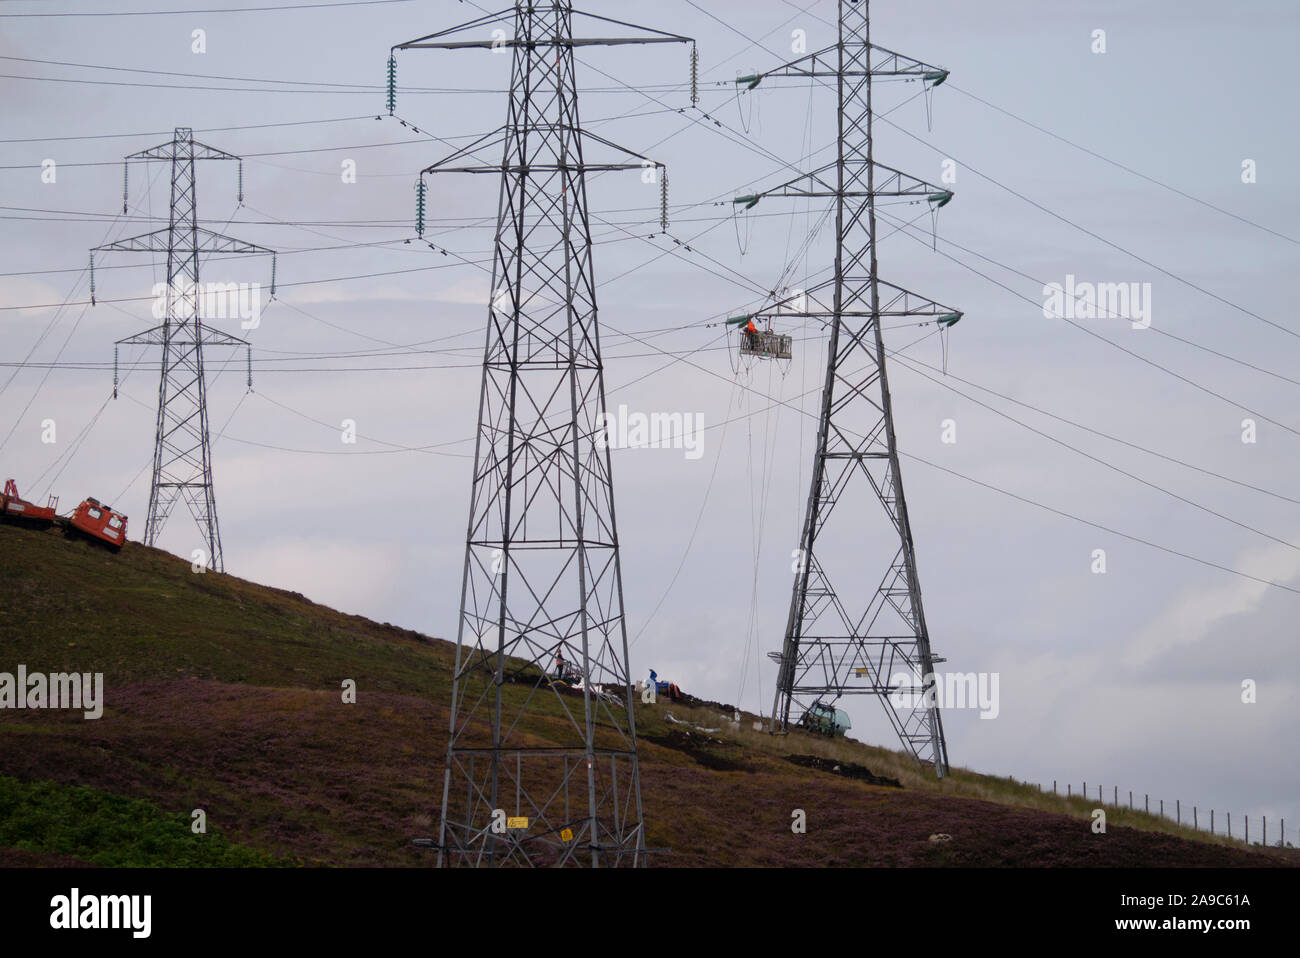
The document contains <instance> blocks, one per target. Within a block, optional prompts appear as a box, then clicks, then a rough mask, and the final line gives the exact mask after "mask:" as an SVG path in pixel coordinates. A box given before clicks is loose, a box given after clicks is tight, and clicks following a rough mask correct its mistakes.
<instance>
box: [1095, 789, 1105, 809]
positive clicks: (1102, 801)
mask: <svg viewBox="0 0 1300 958" xmlns="http://www.w3.org/2000/svg"><path fill="white" fill-rule="evenodd" d="M1097 801H1099V802H1101V804H1103V805H1105V804H1106V799H1104V798H1102V796H1101V786H1100V785H1098V786H1097Z"/></svg>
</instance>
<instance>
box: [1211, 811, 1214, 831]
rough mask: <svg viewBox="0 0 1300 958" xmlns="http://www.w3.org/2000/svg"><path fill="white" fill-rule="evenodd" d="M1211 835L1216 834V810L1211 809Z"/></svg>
mask: <svg viewBox="0 0 1300 958" xmlns="http://www.w3.org/2000/svg"><path fill="white" fill-rule="evenodd" d="M1210 834H1211V835H1213V834H1214V809H1210Z"/></svg>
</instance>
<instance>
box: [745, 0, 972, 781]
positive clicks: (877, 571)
mask: <svg viewBox="0 0 1300 958" xmlns="http://www.w3.org/2000/svg"><path fill="white" fill-rule="evenodd" d="M867 7H868V4H867V3H866V2H865V0H863V2H854V0H840V4H839V40H838V42H837V43H836V44H835V45H834V46H831V47H827V48H826V49H824V50H820V51H818V52H816V53H812V54H809V55H808V56H805V57H802V58H800V59H798V60H795V61H792V62H790V63H786V64H783V65H782V66H779V67H777V68H775V69H773V70H768V71H766V72H764V73H761V74H757V75H755V76H750V77H744V78H741V80H740V81H738V82H741V83H745V84H747V85H748V86H749V88H750V89H752V88H753V87H755V86H757V85H758V84H759V83H760V82H761V81H762V80H763V79H764V78H766V77H808V78H818V79H822V80H828V81H833V82H834V84H835V89H836V92H837V100H838V104H837V105H838V111H837V117H838V133H837V139H838V147H837V155H836V158H835V161H834V162H833V163H830V164H827V165H826V166H824V167H821V168H819V169H816V170H813V171H811V172H809V173H807V174H804V175H802V176H800V177H797V178H796V179H794V180H791V181H789V182H787V183H783V184H781V185H779V186H776V187H774V188H772V189H770V190H767V191H764V192H762V193H759V194H757V197H763V196H787V197H827V198H830V199H831V200H833V202H834V209H835V265H834V276H833V278H832V279H830V280H828V281H827V282H825V283H822V284H820V285H819V286H817V287H815V288H813V289H812V290H809V291H808V293H807V294H806V295H807V307H806V308H804V307H803V306H802V305H801V304H797V301H795V300H793V299H792V298H787V299H786V300H782V301H780V302H777V303H775V304H774V306H773V310H774V311H776V314H777V315H785V316H788V315H791V313H794V314H796V315H803V316H812V317H819V318H822V319H824V320H825V321H826V322H827V323H828V325H829V330H830V341H829V347H828V356H827V364H826V381H825V385H824V386H823V389H822V401H821V416H820V422H819V426H818V430H817V446H816V452H815V454H814V458H813V468H812V484H811V488H810V490H809V494H808V506H807V512H806V514H805V519H804V526H803V533H802V535H801V537H800V543H799V551H798V553H796V558H797V566H796V568H797V571H796V576H795V582H794V590H793V595H792V597H791V600H790V614H789V619H788V621H787V624H786V632H785V642H784V646H783V648H782V650H781V652H780V653H779V654H777V653H773V656H772V657H773V658H774V659H776V661H777V662H778V664H779V667H780V670H779V673H778V678H777V688H776V700H775V703H774V704H773V716H772V720H773V725H774V726H775V727H787V726H788V725H789V724H790V719H791V711H792V710H795V711H796V712H797V716H796V721H801V720H803V718H804V717H805V715H806V714H807V711H808V709H809V708H810V707H812V706H814V705H818V704H820V705H822V706H830V705H832V704H833V703H834V702H836V701H837V700H839V699H840V698H841V697H842V696H846V695H875V696H878V697H880V699H881V701H882V703H883V704H884V706H885V712H886V713H887V715H888V717H889V720H890V722H891V724H892V725H893V727H894V729H895V731H896V732H897V733H898V736H899V738H900V739H901V741H902V743H903V745H904V747H905V748H906V749H907V751H908V752H909V753H911V754H912V755H913V756H914V757H915V758H916V759H917V760H918V761H919V762H921V763H923V764H927V765H932V766H933V767H934V768H935V770H936V772H937V773H938V774H939V775H940V776H942V775H944V774H945V773H946V772H947V768H948V754H947V747H946V745H945V743H944V737H943V723H942V721H941V719H940V716H939V709H938V707H937V703H936V702H935V700H934V698H933V691H932V688H933V684H934V663H935V662H936V661H942V660H937V659H935V658H934V657H933V656H932V654H931V652H930V636H929V633H928V631H927V630H926V625H925V614H924V611H923V610H922V606H921V585H920V581H919V579H918V578H917V571H916V553H915V549H914V548H913V544H912V529H911V524H910V522H909V520H908V515H907V502H906V500H905V499H904V497H903V479H902V474H901V472H900V471H899V464H898V445H897V442H896V441H895V436H894V417H893V410H892V407H891V401H890V396H889V379H888V375H887V371H886V368H885V346H884V340H883V336H882V331H881V320H882V319H885V318H889V317H912V318H914V319H918V320H920V321H921V322H934V323H937V324H939V327H940V328H941V329H943V330H946V328H947V327H949V326H951V325H952V324H953V323H955V322H957V320H958V319H959V318H960V316H961V314H960V313H959V312H957V311H955V310H952V309H949V308H948V307H945V306H941V305H939V304H938V303H935V302H933V301H931V300H928V299H925V298H924V297H921V296H917V295H916V294H914V293H911V292H908V291H907V290H904V289H901V288H899V287H897V286H894V285H892V284H890V283H886V282H885V281H884V280H882V279H880V278H879V277H878V276H877V269H876V206H877V203H878V201H880V200H881V199H890V200H893V201H896V202H905V203H918V204H930V205H931V206H933V207H934V208H936V209H937V208H938V207H939V206H942V205H944V204H946V203H947V202H948V201H949V200H950V199H951V198H952V193H951V192H950V191H947V190H944V189H941V188H939V187H936V186H933V185H931V184H929V183H926V182H924V181H922V180H918V179H916V178H914V177H911V176H908V175H907V174H905V173H900V172H899V171H897V170H894V169H891V168H889V167H887V166H884V165H882V164H880V163H877V162H876V161H875V159H874V157H873V155H872V135H871V114H872V101H871V95H872V83H871V81H872V78H873V77H903V78H912V79H914V80H916V81H919V82H921V83H923V84H926V85H927V87H929V86H933V85H938V84H940V83H942V82H943V81H944V80H945V79H946V78H947V76H948V73H947V71H946V70H941V69H939V68H937V67H933V66H930V65H928V64H925V63H921V62H920V61H917V60H913V59H911V58H909V57H905V56H902V55H900V54H897V53H894V52H892V51H890V50H885V49H883V48H881V47H877V46H874V45H872V44H871V42H870V31H869V15H868V10H867ZM927 95H928V94H927ZM741 200H743V201H745V202H746V203H748V204H749V205H753V201H756V197H755V196H749V197H742V198H741ZM741 200H738V201H737V202H740V201H741ZM792 304H795V308H794V309H790V308H788V307H790V306H791V305H792ZM837 507H838V509H839V513H840V514H839V517H838V520H837V521H836V520H833V519H832V516H833V515H834V514H835V512H836V509H837ZM846 513H848V514H846ZM877 583H879V584H878V585H877Z"/></svg>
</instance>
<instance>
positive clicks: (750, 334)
mask: <svg viewBox="0 0 1300 958" xmlns="http://www.w3.org/2000/svg"><path fill="white" fill-rule="evenodd" d="M745 338H746V339H747V340H748V341H749V348H750V349H758V344H759V339H758V327H757V326H755V325H754V317H752V316H751V317H750V318H749V322H748V323H747V324H746V325H745Z"/></svg>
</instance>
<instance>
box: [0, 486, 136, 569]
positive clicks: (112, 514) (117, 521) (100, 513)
mask: <svg viewBox="0 0 1300 958" xmlns="http://www.w3.org/2000/svg"><path fill="white" fill-rule="evenodd" d="M58 508H59V497H58V496H50V497H49V499H48V500H47V502H46V504H45V505H43V506H38V505H36V504H35V503H31V502H28V501H27V500H26V499H23V498H22V497H21V496H19V495H18V485H17V483H15V482H14V481H13V480H12V479H10V480H8V481H6V482H5V491H4V494H3V495H2V496H0V517H3V518H4V519H7V520H9V521H11V522H22V523H30V524H33V525H39V526H50V525H58V526H60V527H61V528H62V529H63V531H64V532H65V533H69V534H73V535H76V534H81V535H84V536H87V537H89V538H91V539H95V540H96V541H98V542H102V543H104V544H105V545H107V546H109V547H110V548H111V549H112V550H113V551H114V552H116V551H118V550H119V549H121V548H122V545H123V544H124V543H125V542H126V515H125V514H124V513H121V512H117V511H116V510H115V509H114V508H113V507H112V506H106V505H104V504H103V503H101V502H100V501H99V500H98V499H94V498H87V499H85V500H84V501H83V502H82V503H81V505H79V506H77V508H76V509H75V510H73V513H72V515H71V516H61V515H59V514H58V511H57V510H58Z"/></svg>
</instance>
